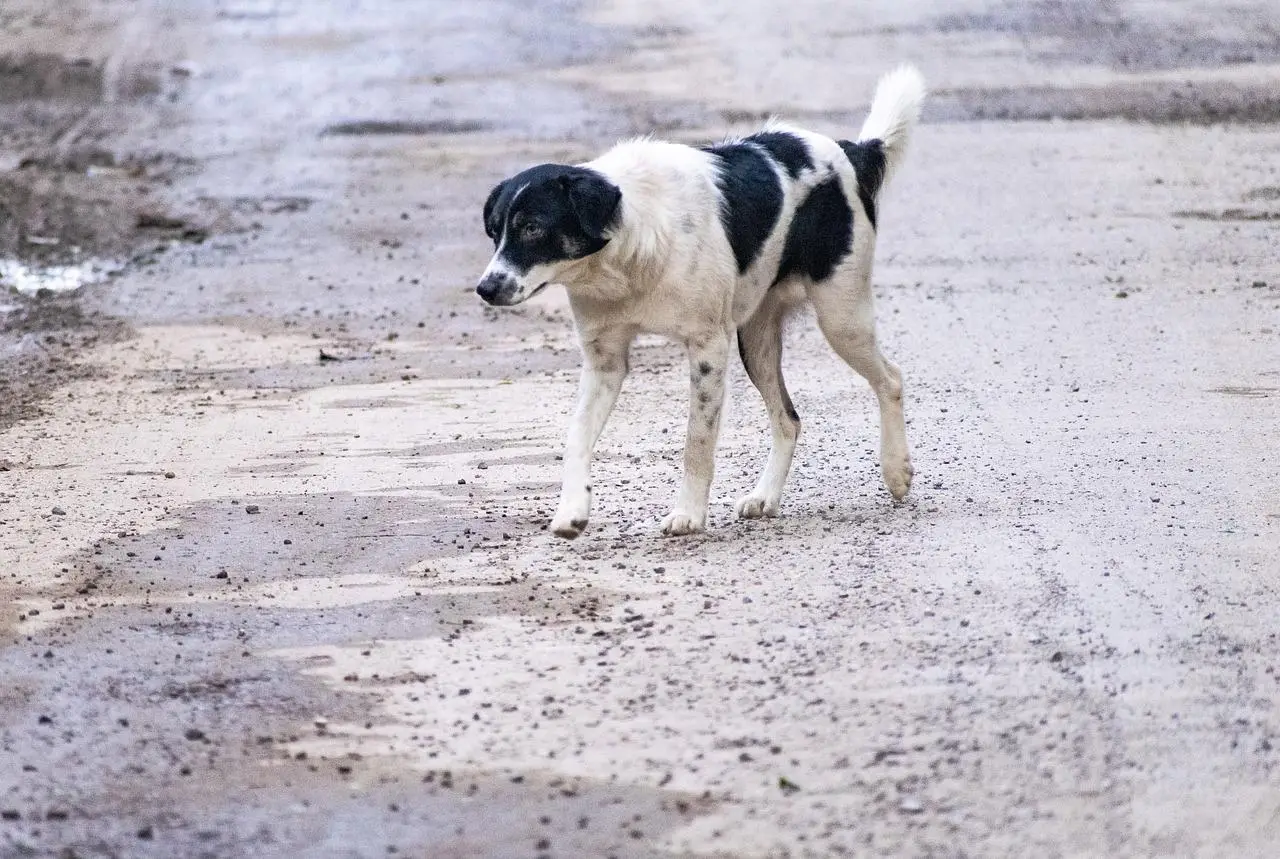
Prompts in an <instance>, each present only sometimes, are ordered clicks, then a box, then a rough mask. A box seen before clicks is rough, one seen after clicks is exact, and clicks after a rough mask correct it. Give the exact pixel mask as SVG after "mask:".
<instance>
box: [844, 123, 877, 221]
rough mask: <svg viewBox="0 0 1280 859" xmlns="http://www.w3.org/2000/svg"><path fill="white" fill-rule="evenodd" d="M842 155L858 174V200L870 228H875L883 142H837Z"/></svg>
mask: <svg viewBox="0 0 1280 859" xmlns="http://www.w3.org/2000/svg"><path fill="white" fill-rule="evenodd" d="M839 143H840V148H841V149H843V150H844V155H845V157H846V158H848V159H849V163H850V164H852V165H853V170H854V172H855V173H857V174H858V199H859V200H861V201H862V208H864V209H866V210H867V219H868V220H869V221H871V228H872V229H873V230H874V229H875V228H876V198H877V197H879V196H880V186H881V185H882V184H883V183H884V171H885V157H884V141H882V140H864V141H862V142H861V143H850V142H849V141H848V140H841V141H839Z"/></svg>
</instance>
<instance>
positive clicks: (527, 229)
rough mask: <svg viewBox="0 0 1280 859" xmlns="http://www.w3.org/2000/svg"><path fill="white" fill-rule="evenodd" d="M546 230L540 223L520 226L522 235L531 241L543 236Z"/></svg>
mask: <svg viewBox="0 0 1280 859" xmlns="http://www.w3.org/2000/svg"><path fill="white" fill-rule="evenodd" d="M545 232H546V230H544V229H543V228H542V226H541V225H540V224H525V225H524V226H523V227H521V228H520V237H521V238H522V239H524V240H525V241H529V242H531V241H534V240H535V239H540V238H542V234H543V233H545Z"/></svg>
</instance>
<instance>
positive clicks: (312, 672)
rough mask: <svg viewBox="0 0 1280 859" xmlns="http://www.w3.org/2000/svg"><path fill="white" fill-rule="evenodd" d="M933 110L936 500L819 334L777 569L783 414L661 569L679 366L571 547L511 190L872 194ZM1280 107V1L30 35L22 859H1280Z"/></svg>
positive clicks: (345, 19) (21, 481) (823, 9)
mask: <svg viewBox="0 0 1280 859" xmlns="http://www.w3.org/2000/svg"><path fill="white" fill-rule="evenodd" d="M904 59H906V60H911V61H913V62H916V63H917V64H918V65H920V67H921V68H922V70H923V71H924V73H925V75H926V77H927V78H928V80H929V81H930V84H931V86H932V88H933V91H934V94H933V96H932V97H931V100H930V102H929V106H928V108H927V110H926V115H925V122H924V124H923V125H922V127H921V129H920V132H919V135H918V137H917V139H916V141H915V144H914V148H913V150H912V151H911V153H910V155H909V156H908V161H907V166H906V168H905V169H904V170H903V172H902V174H901V175H900V176H899V177H897V178H896V179H895V183H894V185H893V186H892V187H891V188H890V189H889V191H888V192H887V194H888V196H887V197H886V199H885V201H884V205H883V215H882V219H881V221H882V235H881V237H880V242H879V249H878V268H877V278H876V280H877V295H878V301H879V317H880V322H881V332H882V338H883V341H884V345H885V349H886V352H887V353H888V354H889V355H890V356H891V357H892V358H893V359H894V360H896V361H897V362H898V363H899V364H901V365H902V366H903V368H904V372H905V374H906V379H907V415H908V435H909V438H910V440H911V442H912V445H913V453H914V460H915V465H916V469H917V478H916V483H915V488H914V489H913V494H912V495H911V496H910V497H909V498H908V500H907V501H906V502H905V503H903V504H901V505H894V504H892V503H891V501H890V499H889V497H888V495H887V493H886V492H885V490H884V489H883V487H882V486H881V484H880V483H879V478H878V466H877V458H876V451H875V444H876V436H877V433H876V424H875V415H874V411H873V404H874V400H873V398H872V397H871V396H870V395H869V392H868V391H867V390H866V388H865V385H864V384H863V383H862V382H861V381H860V380H859V379H857V378H856V377H854V376H853V374H852V373H850V372H849V371H847V369H846V368H844V367H843V366H842V365H841V364H839V362H838V361H837V359H836V358H835V357H834V356H832V355H831V354H830V352H829V350H828V349H827V348H826V347H825V344H823V342H822V340H821V337H820V336H819V335H818V334H817V333H816V331H815V330H814V327H813V325H812V320H811V319H808V318H803V317H802V318H801V319H798V320H797V321H796V323H795V324H794V325H793V326H792V327H791V329H790V331H789V334H788V352H787V358H786V366H787V374H788V380H789V381H790V383H791V387H792V393H793V397H794V399H795V401H796V404H797V407H798V409H799V411H800V412H801V415H802V418H803V420H804V426H805V436H804V438H803V439H802V442H801V447H800V451H799V454H798V456H797V461H796V466H795V470H794V473H793V476H792V480H791V482H790V484H789V488H788V494H787V497H786V499H785V500H784V511H783V512H784V516H783V518H781V519H778V520H775V521H770V522H751V523H741V522H735V521H734V520H733V517H732V501H733V499H734V498H736V497H737V496H738V495H740V494H742V493H744V492H745V491H746V490H747V489H748V488H749V487H750V486H751V485H752V484H753V483H754V480H755V477H756V474H757V471H758V469H759V468H760V467H761V466H762V464H763V460H764V456H765V452H766V434H765V431H764V427H765V419H764V415H763V414H762V409H761V408H760V406H759V405H758V398H757V397H756V395H755V393H754V391H752V390H751V389H750V386H749V384H747V383H746V382H745V380H744V379H743V378H742V374H741V373H739V374H737V376H736V377H735V379H734V381H733V398H734V401H735V408H734V409H733V411H732V413H731V415H730V418H729V419H728V422H727V426H726V429H725V433H724V438H723V441H722V445H721V449H720V453H719V457H718V472H717V480H716V484H715V487H714V489H713V506H712V522H711V526H712V527H711V530H710V532H709V533H708V534H707V535H705V536H702V537H697V538H694V539H685V540H664V539H661V538H660V537H659V536H658V535H657V532H658V522H659V520H660V517H661V516H662V514H663V513H665V512H666V509H667V506H668V504H669V502H670V499H671V497H672V495H673V493H674V491H675V485H676V480H677V476H678V465H679V458H680V450H681V435H682V433H681V431H680V427H682V426H683V420H684V419H683V410H684V408H685V399H684V398H685V395H684V387H685V386H684V382H683V379H684V371H683V369H682V367H681V361H682V356H681V355H680V354H679V352H678V351H677V350H676V349H674V348H673V347H671V346H669V345H666V344H663V343H660V342H657V341H643V342H641V343H640V344H638V346H637V348H636V351H635V353H634V356H633V364H634V366H635V370H634V372H633V373H632V376H631V377H630V379H629V380H628V383H627V388H626V390H625V391H624V394H623V397H622V400H621V402H620V405H619V408H618V411H617V414H616V416H615V419H614V421H613V422H612V424H611V426H610V428H609V430H608V432H607V433H606V435H605V438H604V440H603V441H602V443H601V446H600V449H599V455H598V457H597V473H596V476H595V480H594V483H595V485H596V486H597V493H596V494H597V503H598V508H597V510H596V511H595V512H594V514H593V519H592V524H591V528H590V530H589V531H588V533H587V534H586V535H584V536H583V537H582V538H580V539H579V540H577V541H575V542H573V543H564V542H562V541H557V540H555V539H554V538H552V537H551V536H550V535H549V534H548V533H547V532H546V530H545V526H546V522H547V521H548V519H549V517H550V514H551V511H552V509H553V507H554V503H555V495H556V491H557V486H558V479H559V473H558V468H559V462H558V459H559V452H560V444H561V438H562V435H563V432H564V427H565V422H566V420H567V415H568V413H569V410H570V409H571V406H572V399H573V396H574V391H575V378H576V367H577V354H576V347H575V344H574V341H573V336H572V330H571V327H570V321H569V317H568V313H567V307H566V305H565V302H564V299H563V296H561V295H556V294H551V295H547V296H545V297H540V298H538V299H535V300H534V301H533V302H530V303H529V305H527V306H524V307H521V308H517V309H515V310H513V311H510V312H503V313H498V312H496V311H493V310H492V309H488V308H484V307H482V306H480V305H479V303H478V302H477V301H476V300H475V298H474V295H473V294H472V292H471V287H472V284H473V282H474V279H475V276H476V274H477V273H478V272H479V271H480V269H481V268H482V267H483V265H484V263H485V261H486V259H487V257H488V252H489V248H488V247H487V245H486V241H485V239H484V235H483V231H482V229H481V228H480V223H479V209H480V204H481V203H482V202H483V199H484V196H485V194H486V193H487V191H488V189H489V188H490V187H491V185H492V184H493V182H495V181H496V180H497V179H499V178H501V177H502V176H504V175H506V174H508V173H510V172H512V171H514V170H516V169H518V168H520V167H522V166H526V165H528V164H529V163H531V162H535V161H543V160H562V161H565V160H576V159H583V158H586V157H589V156H590V155H591V154H592V153H594V152H596V151H598V150H599V149H600V148H602V147H604V146H607V145H608V144H609V143H610V142H612V141H613V140H615V139H617V138H618V137H621V136H626V135H631V134H637V133H647V132H651V131H654V132H658V133H661V134H663V135H666V136H670V137H674V138H676V139H680V140H691V141H692V140H702V139H708V138H715V137H718V136H721V135H723V134H725V133H727V132H732V131H738V130H746V129H749V128H750V127H752V124H753V123H756V122H757V121H759V119H761V118H762V117H765V116H768V115H770V114H774V113H777V114H781V115H785V116H789V117H792V118H795V119H797V120H799V121H801V122H804V123H806V124H808V125H810V126H812V127H814V128H817V129H819V130H824V131H829V132H833V133H841V134H846V135H847V134H848V133H849V132H850V131H852V130H856V128H857V125H858V124H859V123H860V122H861V115H862V111H863V109H864V108H865V106H866V103H867V101H868V100H869V97H870V93H871V91H872V88H873V85H874V81H875V79H876V77H877V76H878V75H879V74H880V73H881V72H882V71H883V70H885V69H886V68H888V67H890V66H891V65H893V64H895V63H897V62H899V61H902V60H904ZM1277 93H1280V8H1277V7H1276V5H1275V4H1274V3H1268V2H1256V0H1254V2H1243V3H1236V4H1232V5H1230V6H1227V7H1223V6H1221V5H1220V4H1214V3H1207V2H1206V3H1194V4H1188V3H1181V2H1178V3H1175V2H1146V3H1141V4H1139V3H1136V2H1121V0H1117V2H1094V3H1085V2H1072V0H1056V2H986V0H965V2H961V3H949V4H930V3H921V2H911V3H902V2H888V0H876V2H868V3H860V4H845V3H836V2H832V0H794V2H791V3H788V4H786V12H785V14H783V13H781V12H779V11H778V10H777V8H776V4H767V3H762V2H747V3H727V2H705V3H699V4H689V3H685V2H677V0H647V2H645V3H635V2H631V0H598V2H587V3H574V2H568V0H564V2H560V1H559V0H551V2H538V3H534V4H523V3H516V2H514V0H477V2H472V3H466V4H463V3H414V4H406V3H393V2H390V0H365V2H361V3H359V4H350V3H340V2H323V3H314V2H307V3H304V2H301V0H209V2H189V3H179V4H175V3H160V2H152V0H146V1H145V2H126V0H70V2H62V3H59V4H56V5H52V4H49V3H46V2H39V0H9V2H6V3H5V4H4V7H3V9H0V263H2V264H0V282H3V284H4V288H6V289H7V290H8V291H7V292H5V293H3V294H0V856H5V857H8V856H14V857H19V856H38V857H44V856H48V857H58V859H70V857H135V856H138V857H152V856H153V857H166V859H167V858H168V857H240V856H254V857H274V856H279V857H298V856H306V857H374V856H392V855H402V856H421V857H518V856H528V857H543V856H556V857H603V856H617V857H661V856H681V857H801V856H812V857H830V856H880V855H882V856H952V857H961V856H969V857H976V856H1010V857H1021V856H1031V855H1034V856H1062V857H1069V856H1082V857H1083V856H1203V857H1220V856H1234V857H1251V856H1256V857H1271V856H1275V855H1277V852H1278V851H1280V750H1277V744H1278V743H1280V703H1277V701H1278V699H1280V658H1278V657H1277V655H1276V654H1277V652H1278V648H1280V641H1277V637H1278V636H1280V597H1277V584H1280V489H1278V488H1277V487H1280V480H1278V479H1277V478H1280V473H1278V472H1280V453H1278V452H1277V447H1276V443H1275V439H1276V438H1277V437H1280V333H1278V332H1280V263H1277V261H1276V253H1275V247H1276V244H1277V232H1276V230H1277V223H1276V222H1277V221H1280V125H1278V124H1277V121H1278V120H1280V101H1277V95H1276V94H1277ZM40 278H45V280H43V281H41V280H40ZM77 278H78V279H79V280H76V281H75V282H83V285H82V286H80V287H79V288H77V289H74V290H65V289H63V287H65V286H68V285H70V281H71V280H75V279H77ZM18 286H20V287H21V289H20V290H18V289H14V288H13V287H18ZM42 286H43V287H44V288H43V290H42Z"/></svg>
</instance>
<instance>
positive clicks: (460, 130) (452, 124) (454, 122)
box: [320, 119, 489, 137]
mask: <svg viewBox="0 0 1280 859" xmlns="http://www.w3.org/2000/svg"><path fill="white" fill-rule="evenodd" d="M488 128H489V124H488V123H486V122H480V121H478V120H471V119H416V120H415V119H356V120H351V121H349V122H335V123H334V124H332V125H329V126H326V127H325V129H324V130H323V131H321V132H320V136H321V137H332V136H338V137H376V136H386V135H435V134H474V133H475V132H478V131H486V130H488Z"/></svg>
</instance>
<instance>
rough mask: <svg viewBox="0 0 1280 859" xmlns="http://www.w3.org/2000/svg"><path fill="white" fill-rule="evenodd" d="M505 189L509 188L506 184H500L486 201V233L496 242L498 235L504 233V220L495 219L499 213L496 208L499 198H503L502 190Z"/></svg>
mask: <svg viewBox="0 0 1280 859" xmlns="http://www.w3.org/2000/svg"><path fill="white" fill-rule="evenodd" d="M505 187H507V183H506V182H499V183H498V184H497V185H495V186H493V190H492V191H490V192H489V199H487V200H485V201H484V232H485V235H487V236H488V237H489V238H491V239H493V240H494V241H497V239H498V235H499V234H500V233H501V232H502V219H501V218H498V217H495V215H497V213H496V212H495V211H494V208H495V207H497V205H498V198H499V197H500V196H502V189H503V188H505Z"/></svg>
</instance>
